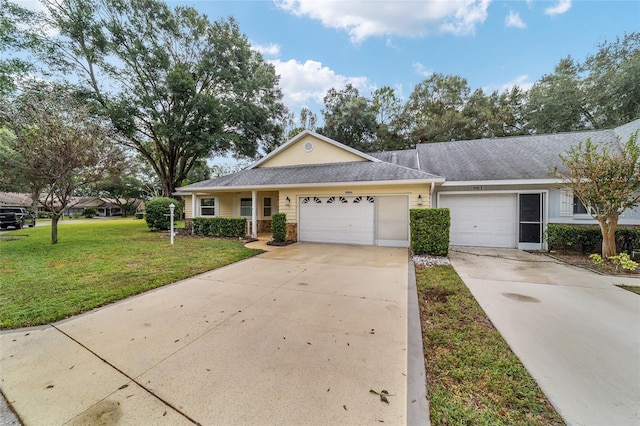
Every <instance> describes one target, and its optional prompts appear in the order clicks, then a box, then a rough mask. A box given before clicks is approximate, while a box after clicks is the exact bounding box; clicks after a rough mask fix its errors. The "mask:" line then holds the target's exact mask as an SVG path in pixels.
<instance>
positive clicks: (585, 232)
mask: <svg viewBox="0 0 640 426" xmlns="http://www.w3.org/2000/svg"><path fill="white" fill-rule="evenodd" d="M545 238H546V240H547V245H548V249H549V250H554V249H562V250H580V251H581V252H582V253H588V252H591V251H593V249H594V247H595V246H596V245H598V244H600V243H602V232H601V231H600V228H599V227H597V226H579V225H561V224H557V223H550V224H549V225H547V231H546V234H545Z"/></svg>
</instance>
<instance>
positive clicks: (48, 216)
mask: <svg viewBox="0 0 640 426" xmlns="http://www.w3.org/2000/svg"><path fill="white" fill-rule="evenodd" d="M51 216H53V215H52V214H51V213H50V212H38V219H51Z"/></svg>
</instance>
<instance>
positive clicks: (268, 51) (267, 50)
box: [251, 43, 280, 57]
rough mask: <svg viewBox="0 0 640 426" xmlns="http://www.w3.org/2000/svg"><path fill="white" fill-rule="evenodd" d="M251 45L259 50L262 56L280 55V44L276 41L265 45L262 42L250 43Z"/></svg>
mask: <svg viewBox="0 0 640 426" xmlns="http://www.w3.org/2000/svg"><path fill="white" fill-rule="evenodd" d="M251 47H253V48H254V49H255V50H257V51H258V52H260V53H261V54H262V55H263V56H273V57H277V56H280V45H279V44H276V43H270V44H268V45H266V46H265V45H262V44H257V43H251Z"/></svg>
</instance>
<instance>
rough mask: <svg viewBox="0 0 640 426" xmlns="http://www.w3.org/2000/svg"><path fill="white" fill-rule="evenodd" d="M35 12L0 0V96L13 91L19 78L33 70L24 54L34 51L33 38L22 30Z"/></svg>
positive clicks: (5, 0) (34, 40)
mask: <svg viewBox="0 0 640 426" xmlns="http://www.w3.org/2000/svg"><path fill="white" fill-rule="evenodd" d="M34 16H35V13H34V12H32V11H30V10H28V9H25V8H23V7H21V6H19V5H17V4H15V3H13V2H10V1H8V0H0V96H7V95H8V94H9V93H11V92H13V91H15V90H16V89H17V85H16V82H17V81H18V80H19V79H20V78H21V76H22V75H24V74H27V73H28V72H31V71H33V70H34V68H35V66H34V64H33V62H32V61H31V58H30V57H29V56H28V55H25V53H26V52H27V51H28V50H29V49H31V48H35V47H36V46H35V45H36V44H37V37H34V35H33V34H31V33H30V32H29V31H28V30H26V29H25V28H24V23H25V22H30V21H32V20H33V18H34Z"/></svg>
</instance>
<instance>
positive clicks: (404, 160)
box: [369, 149, 419, 169]
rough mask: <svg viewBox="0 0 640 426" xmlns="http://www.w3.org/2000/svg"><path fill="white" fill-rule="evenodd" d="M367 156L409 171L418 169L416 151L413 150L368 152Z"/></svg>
mask: <svg viewBox="0 0 640 426" xmlns="http://www.w3.org/2000/svg"><path fill="white" fill-rule="evenodd" d="M369 155H370V156H372V157H374V158H377V159H379V160H382V161H386V162H387V163H391V164H397V165H399V166H404V167H409V168H410V169H419V167H418V151H417V150H415V149H405V150H401V151H382V152H370V153H369Z"/></svg>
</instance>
